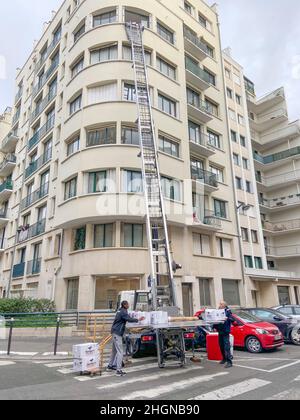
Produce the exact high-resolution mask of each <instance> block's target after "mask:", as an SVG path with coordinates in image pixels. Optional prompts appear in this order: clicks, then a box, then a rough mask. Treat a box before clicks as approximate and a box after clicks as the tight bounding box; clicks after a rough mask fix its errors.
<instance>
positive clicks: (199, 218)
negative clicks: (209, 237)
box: [193, 207, 222, 231]
mask: <svg viewBox="0 0 300 420" xmlns="http://www.w3.org/2000/svg"><path fill="white" fill-rule="evenodd" d="M193 219H194V225H205V226H206V227H209V229H210V230H217V231H218V230H221V229H222V221H221V220H220V219H219V218H218V217H216V215H215V213H214V212H213V211H211V210H206V209H205V210H204V211H203V209H201V208H199V207H194V209H193Z"/></svg>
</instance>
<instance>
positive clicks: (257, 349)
mask: <svg viewBox="0 0 300 420" xmlns="http://www.w3.org/2000/svg"><path fill="white" fill-rule="evenodd" d="M246 348H247V350H248V351H249V352H250V353H261V352H262V350H263V348H262V345H261V343H260V341H259V339H258V338H256V337H248V338H247V340H246Z"/></svg>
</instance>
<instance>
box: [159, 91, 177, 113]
mask: <svg viewBox="0 0 300 420" xmlns="http://www.w3.org/2000/svg"><path fill="white" fill-rule="evenodd" d="M158 107H159V109H160V110H161V111H163V112H166V113H167V114H169V115H172V116H173V117H176V116H177V113H176V102H175V101H173V100H172V99H169V98H166V97H165V96H163V95H161V94H158Z"/></svg>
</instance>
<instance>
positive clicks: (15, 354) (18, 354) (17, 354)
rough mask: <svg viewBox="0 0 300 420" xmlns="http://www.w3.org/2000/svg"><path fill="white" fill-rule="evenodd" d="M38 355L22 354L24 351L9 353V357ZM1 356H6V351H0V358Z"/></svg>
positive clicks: (33, 354)
mask: <svg viewBox="0 0 300 420" xmlns="http://www.w3.org/2000/svg"><path fill="white" fill-rule="evenodd" d="M37 354H38V353H34V352H24V351H11V352H10V355H11V356H28V357H31V356H36V355H37ZM1 355H7V351H0V356H1Z"/></svg>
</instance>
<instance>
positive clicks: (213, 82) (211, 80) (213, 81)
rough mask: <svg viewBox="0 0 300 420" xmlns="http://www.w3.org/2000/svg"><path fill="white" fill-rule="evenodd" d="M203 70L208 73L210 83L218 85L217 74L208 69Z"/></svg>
mask: <svg viewBox="0 0 300 420" xmlns="http://www.w3.org/2000/svg"><path fill="white" fill-rule="evenodd" d="M203 71H204V73H205V74H206V76H207V79H208V81H209V83H210V84H211V85H213V86H216V76H215V75H214V74H213V73H212V72H210V71H209V70H207V69H203Z"/></svg>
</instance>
